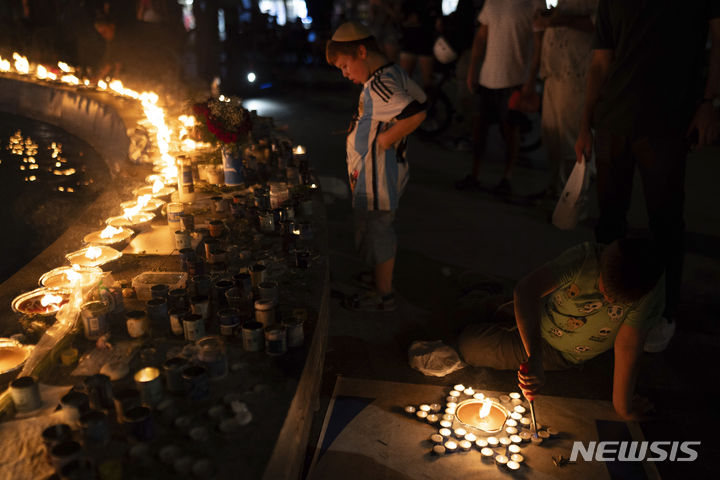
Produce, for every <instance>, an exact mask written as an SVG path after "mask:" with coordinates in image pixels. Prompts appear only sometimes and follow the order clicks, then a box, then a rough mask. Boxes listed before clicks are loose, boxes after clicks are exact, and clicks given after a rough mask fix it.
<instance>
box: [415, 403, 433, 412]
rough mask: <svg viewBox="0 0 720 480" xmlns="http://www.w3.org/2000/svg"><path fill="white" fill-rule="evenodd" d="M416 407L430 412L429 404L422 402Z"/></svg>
mask: <svg viewBox="0 0 720 480" xmlns="http://www.w3.org/2000/svg"><path fill="white" fill-rule="evenodd" d="M418 408H419V409H420V410H422V411H423V412H430V405H428V404H427V403H423V404H422V405H420V406H419V407H418Z"/></svg>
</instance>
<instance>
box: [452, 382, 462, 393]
mask: <svg viewBox="0 0 720 480" xmlns="http://www.w3.org/2000/svg"><path fill="white" fill-rule="evenodd" d="M453 390H456V391H458V392H462V391H464V390H465V385H463V384H462V383H458V384H457V385H455V386H454V387H453ZM451 394H452V393H451Z"/></svg>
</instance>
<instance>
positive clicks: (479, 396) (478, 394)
mask: <svg viewBox="0 0 720 480" xmlns="http://www.w3.org/2000/svg"><path fill="white" fill-rule="evenodd" d="M473 398H474V399H475V400H483V399H484V398H485V394H484V393H482V392H476V393H475V394H474V395H473Z"/></svg>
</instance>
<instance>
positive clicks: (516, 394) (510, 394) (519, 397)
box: [508, 392, 522, 400]
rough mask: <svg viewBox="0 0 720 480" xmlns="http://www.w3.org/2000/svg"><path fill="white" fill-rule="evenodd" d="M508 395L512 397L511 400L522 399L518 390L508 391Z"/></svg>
mask: <svg viewBox="0 0 720 480" xmlns="http://www.w3.org/2000/svg"><path fill="white" fill-rule="evenodd" d="M508 397H510V398H512V399H513V400H518V399H520V400H522V395H520V394H519V393H518V392H511V393H508Z"/></svg>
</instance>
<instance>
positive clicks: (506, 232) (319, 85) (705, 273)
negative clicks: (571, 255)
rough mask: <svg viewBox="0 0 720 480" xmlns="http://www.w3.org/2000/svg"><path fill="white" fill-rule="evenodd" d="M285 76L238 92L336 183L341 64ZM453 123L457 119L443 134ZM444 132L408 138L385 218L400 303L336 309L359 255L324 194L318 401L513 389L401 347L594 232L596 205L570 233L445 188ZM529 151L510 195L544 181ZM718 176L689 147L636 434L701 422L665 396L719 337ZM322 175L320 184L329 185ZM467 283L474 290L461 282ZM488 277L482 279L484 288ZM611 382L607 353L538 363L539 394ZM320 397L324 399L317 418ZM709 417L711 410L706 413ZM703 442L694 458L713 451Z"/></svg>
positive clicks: (468, 312) (686, 383)
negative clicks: (264, 93)
mask: <svg viewBox="0 0 720 480" xmlns="http://www.w3.org/2000/svg"><path fill="white" fill-rule="evenodd" d="M296 78H298V85H297V86H296V87H295V88H284V89H282V91H278V92H275V93H273V94H271V96H270V97H267V98H265V99H261V100H258V101H256V102H250V106H251V107H254V108H258V110H259V111H260V112H261V114H267V115H272V116H273V117H275V118H276V119H277V122H278V123H280V124H282V123H286V124H287V125H288V128H289V132H290V134H291V136H292V137H293V138H294V139H295V140H296V142H298V143H301V144H304V145H306V146H307V148H308V152H309V155H310V156H311V159H312V162H313V165H314V166H315V168H316V170H317V174H318V175H319V176H321V177H334V178H336V179H337V181H336V182H331V183H333V184H335V183H337V184H340V185H342V183H343V182H344V181H345V164H344V135H343V134H342V133H340V132H342V131H343V130H344V128H345V127H346V125H347V123H348V121H349V119H350V118H351V116H352V113H353V110H354V108H355V102H356V98H357V91H356V90H354V89H353V87H351V86H348V85H346V84H344V83H343V80H342V79H341V78H340V75H339V73H335V72H332V71H328V70H317V69H315V70H313V71H305V72H300V74H298V75H296ZM459 128H460V127H457V126H456V127H455V130H454V131H458V130H459ZM450 133H451V134H452V132H450ZM444 140H447V138H444V139H440V141H436V142H430V141H423V140H420V139H418V138H415V137H413V138H412V141H411V146H410V153H409V159H410V165H411V180H410V184H409V187H408V189H407V192H406V193H405V195H404V196H403V198H402V201H401V206H400V210H399V213H398V216H397V221H396V229H397V234H398V245H399V250H398V255H397V269H396V280H395V287H396V290H397V294H398V296H399V307H398V309H397V310H396V311H395V312H392V313H373V314H371V313H355V312H349V311H347V310H346V309H344V308H343V307H342V306H341V302H340V297H341V293H344V292H347V291H349V290H352V288H353V285H354V280H353V278H354V276H355V275H356V274H357V273H358V272H359V271H361V270H362V269H363V265H362V264H361V263H360V262H359V261H358V260H357V259H356V257H355V255H354V250H353V245H352V223H351V209H350V202H349V199H347V198H338V199H335V200H334V201H333V202H331V203H328V205H327V209H328V219H329V224H330V225H329V231H330V250H331V276H332V282H333V284H332V285H333V290H334V292H335V293H336V295H335V297H334V299H333V303H332V306H331V314H332V317H331V327H330V339H329V344H328V352H327V361H326V365H325V389H324V392H323V400H324V402H326V401H327V399H328V397H329V395H330V393H331V392H332V385H333V384H334V379H335V376H336V375H346V376H352V377H361V378H373V379H382V380H393V381H401V382H412V383H434V384H444V385H452V384H454V383H456V382H457V381H462V382H464V383H469V384H473V385H481V386H483V387H484V388H489V389H499V390H503V389H505V390H507V389H511V388H513V385H514V383H515V380H514V375H513V374H512V373H508V372H496V371H491V370H488V369H472V368H467V369H464V370H461V371H458V372H456V373H453V374H451V375H449V376H447V377H444V378H434V377H425V376H423V375H422V374H420V373H419V372H417V371H415V370H412V369H411V368H409V366H408V362H407V350H408V346H409V345H410V343H411V342H412V341H413V340H436V339H442V340H444V341H445V342H446V343H449V344H450V345H453V343H454V339H455V336H456V334H457V332H458V331H459V330H460V329H461V328H462V326H463V325H465V324H467V323H469V322H472V321H476V320H477V319H478V318H480V317H481V316H482V315H483V314H486V312H485V311H483V308H482V304H483V303H484V302H483V300H484V299H486V298H487V296H489V295H496V296H497V297H498V298H503V297H508V298H509V295H510V294H511V290H512V286H513V284H514V282H515V281H517V280H518V279H519V278H521V277H522V276H523V275H524V274H525V273H527V272H529V271H530V270H532V269H533V268H534V267H536V266H538V265H540V264H542V263H543V262H545V261H547V260H549V259H551V258H553V257H554V256H556V255H557V254H559V253H560V252H562V251H563V250H565V249H566V248H568V247H570V246H572V245H575V244H577V243H579V242H582V241H586V240H592V239H593V234H592V228H593V225H594V222H595V218H594V217H595V211H596V210H595V209H594V208H593V210H592V214H591V218H589V219H587V220H586V221H585V222H583V223H582V225H580V226H579V227H578V228H577V229H576V230H575V231H572V232H562V231H559V230H557V229H555V228H554V227H553V226H552V225H551V224H550V223H549V220H548V219H549V216H550V213H551V210H552V207H553V205H552V204H545V205H539V206H538V205H528V204H524V203H522V202H507V201H503V200H501V199H499V198H497V197H494V196H493V195H491V194H487V193H468V192H459V191H457V190H455V189H453V188H452V183H453V181H454V180H456V179H459V178H462V177H463V176H464V175H465V174H466V173H467V171H468V168H469V162H470V156H469V153H467V152H459V151H455V150H452V149H448V148H444V147H443V144H444V143H445V142H444ZM500 145H501V144H500V138H499V135H498V133H497V132H493V133H492V139H491V142H490V148H489V154H488V161H487V163H486V165H485V167H484V170H483V181H484V182H485V183H486V184H487V185H493V184H495V183H496V182H497V181H498V180H499V178H500V174H501V171H502V150H501V146H500ZM530 157H531V158H530V161H529V162H525V163H526V164H525V165H524V166H520V167H519V168H518V169H517V173H516V175H515V179H514V189H515V192H516V193H519V194H526V193H529V192H533V191H537V190H539V189H540V188H541V187H542V186H543V185H544V182H545V179H546V178H547V175H548V173H547V171H546V169H545V163H544V153H543V152H542V150H539V151H537V152H534V153H533V154H532V155H530ZM719 175H720V150H719V149H718V148H709V149H706V150H703V151H700V152H697V153H694V154H692V155H691V157H690V159H689V162H688V175H687V208H686V212H687V214H686V215H687V224H688V229H687V230H688V234H687V252H688V254H687V259H686V268H685V274H684V283H683V304H682V307H681V315H680V319H679V322H678V324H679V326H678V332H677V334H676V337H675V339H674V340H673V342H672V344H671V346H670V348H669V349H668V350H667V351H666V352H664V353H662V354H655V355H649V354H646V355H645V356H644V357H643V359H642V363H643V367H642V373H641V375H640V380H639V387H638V389H639V391H640V392H641V393H642V394H644V395H647V396H649V397H650V398H651V399H652V400H653V401H654V402H655V403H656V406H657V410H658V415H657V417H656V419H657V421H655V422H652V423H650V424H648V426H647V428H646V431H648V432H649V431H653V432H656V433H657V434H658V435H660V436H663V435H664V436H665V437H670V438H672V439H678V440H680V439H687V438H689V437H697V436H698V432H699V431H702V430H703V428H702V425H703V422H702V420H701V419H700V418H699V416H698V415H694V414H690V415H686V414H685V413H684V412H683V409H685V411H686V410H687V408H686V407H682V406H680V405H678V403H677V400H680V401H681V402H683V401H684V400H688V399H690V396H693V397H694V396H695V395H698V394H699V392H702V391H705V390H706V387H705V384H706V381H705V376H706V369H704V368H703V366H705V365H708V364H709V360H710V352H711V351H713V350H715V349H716V348H717V347H718V346H719V345H720V337H719V336H718V332H719V329H718V326H717V324H716V322H715V318H716V316H715V315H714V312H715V311H716V310H717V307H718V306H720V300H718V298H720V296H718V294H719V293H720V281H719V280H720V259H719V257H718V255H717V253H716V252H717V251H718V247H719V246H720V213H718V210H717V209H716V206H717V205H718V204H720V202H719V200H720V193H719V192H718V189H717V187H716V185H715V179H716V178H718V176H719ZM324 180H325V181H324V182H323V184H324V185H325V186H324V188H325V190H326V191H328V190H330V189H331V188H329V183H328V181H327V179H326V178H325V179H324ZM328 197H330V196H329V195H328ZM331 200H332V198H331ZM629 221H630V223H631V226H632V228H633V229H637V230H639V231H642V230H644V229H645V225H646V216H645V211H644V205H643V202H642V193H641V187H640V185H637V186H636V189H635V196H634V198H633V205H632V208H631V213H630V216H629ZM478 284H480V285H484V287H481V288H473V286H474V285H475V286H477V285H478ZM488 284H490V285H494V287H492V288H487V285H488ZM495 286H496V287H495ZM488 290H489V292H488ZM611 383H612V355H611V354H606V355H603V356H601V357H600V358H598V359H595V360H594V361H592V362H589V363H588V364H587V365H585V366H584V367H583V368H582V369H578V370H575V371H571V372H564V373H548V375H547V387H546V389H545V391H546V393H547V394H551V395H563V396H571V397H582V398H598V399H607V400H609V399H610V387H611ZM691 392H692V393H691ZM697 398H701V397H697ZM702 398H704V397H702ZM324 408H325V403H323V409H321V411H320V412H319V413H320V415H318V417H319V419H321V418H322V414H324ZM701 410H702V408H701ZM708 414H710V415H715V414H713V413H710V411H709V410H708ZM715 418H716V417H715ZM668 425H670V426H668ZM705 426H707V425H705ZM695 427H698V428H699V430H694V428H695ZM668 429H670V430H668ZM670 432H672V434H670ZM316 433H317V432H316ZM706 438H708V437H706ZM311 441H312V440H311ZM707 443H709V442H706V446H705V447H704V448H705V452H704V453H703V456H705V455H708V456H709V455H711V454H712V452H711V449H712V450H714V449H716V448H717V447H710V445H707ZM715 453H716V452H715ZM706 458H707V457H706ZM673 472H674V471H673V470H672V465H670V466H665V467H663V469H662V473H663V474H664V475H665V476H666V477H667V478H670V475H671V474H672V473H673ZM672 476H674V475H672Z"/></svg>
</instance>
